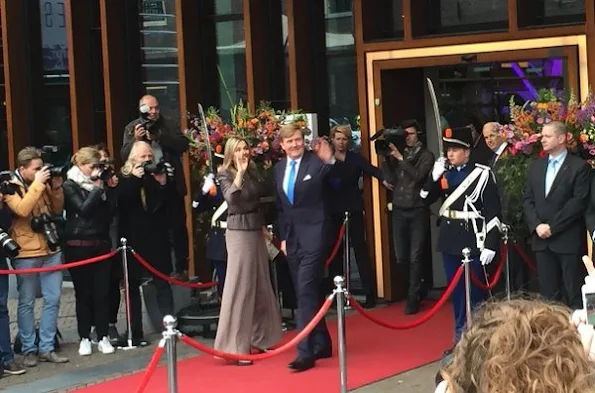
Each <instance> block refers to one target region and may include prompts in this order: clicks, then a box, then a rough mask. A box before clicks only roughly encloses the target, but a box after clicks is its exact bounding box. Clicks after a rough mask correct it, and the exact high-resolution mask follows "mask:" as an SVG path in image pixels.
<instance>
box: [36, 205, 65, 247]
mask: <svg viewBox="0 0 595 393" xmlns="http://www.w3.org/2000/svg"><path fill="white" fill-rule="evenodd" d="M55 221H57V219H54V218H52V217H50V216H49V215H48V214H40V215H39V216H34V217H33V218H32V219H31V229H33V231H34V232H37V233H43V234H44V235H45V239H46V240H47V242H48V247H49V248H50V250H52V251H56V250H57V249H58V247H59V246H60V236H59V235H58V228H57V227H56V224H55Z"/></svg>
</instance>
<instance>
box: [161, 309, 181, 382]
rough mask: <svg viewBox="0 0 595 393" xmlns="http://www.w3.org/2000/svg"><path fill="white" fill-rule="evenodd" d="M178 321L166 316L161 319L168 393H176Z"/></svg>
mask: <svg viewBox="0 0 595 393" xmlns="http://www.w3.org/2000/svg"><path fill="white" fill-rule="evenodd" d="M176 326H178V320H177V319H176V318H175V317H173V316H171V315H166V316H165V317H163V327H164V328H165V331H164V332H163V338H164V339H165V349H166V351H167V384H168V386H169V393H178V369H177V353H176V343H177V341H178V335H179V332H178V331H177V330H176Z"/></svg>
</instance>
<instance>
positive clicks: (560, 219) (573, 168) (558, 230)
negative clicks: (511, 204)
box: [523, 152, 590, 254]
mask: <svg viewBox="0 0 595 393" xmlns="http://www.w3.org/2000/svg"><path fill="white" fill-rule="evenodd" d="M548 160H549V157H547V156H546V157H543V158H540V159H538V160H536V161H535V162H533V163H532V164H531V166H530V167H529V171H528V172H527V180H526V182H525V189H524V192H523V212H524V214H525V221H526V222H527V226H528V227H529V231H530V232H531V234H532V240H533V241H532V247H533V250H534V251H543V250H545V249H547V248H549V249H550V250H552V251H554V252H557V253H561V254H576V253H581V252H582V250H583V247H584V243H585V223H584V218H583V216H584V214H585V208H586V206H587V197H588V195H589V185H590V171H589V167H588V166H587V163H586V162H585V161H584V160H582V159H581V158H579V157H576V156H574V155H572V154H571V153H570V152H568V154H567V156H566V159H565V160H564V163H563V164H562V166H561V167H560V169H559V171H558V174H557V175H556V178H555V179H554V182H553V184H552V187H551V189H550V192H549V194H548V196H547V197H546V196H545V174H546V170H547V166H548ZM542 223H543V224H549V226H550V228H551V231H552V236H551V237H550V238H549V239H542V238H540V237H539V236H537V233H536V232H535V229H536V228H537V226H538V225H539V224H542Z"/></svg>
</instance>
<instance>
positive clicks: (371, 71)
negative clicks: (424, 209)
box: [366, 35, 589, 300]
mask: <svg viewBox="0 0 595 393" xmlns="http://www.w3.org/2000/svg"><path fill="white" fill-rule="evenodd" d="M510 48H515V50H514V51H511V50H510ZM552 49H556V50H557V51H560V49H561V54H560V55H557V56H560V57H568V60H569V62H570V63H571V64H570V65H569V73H568V79H569V80H568V85H569V86H573V85H574V87H575V91H577V92H578V94H577V96H578V97H580V98H581V99H584V98H585V97H586V95H587V94H588V90H589V81H588V68H587V40H586V35H576V36H566V37H550V38H539V39H527V40H517V41H501V42H492V43H482V44H466V45H452V46H439V47H433V48H417V49H401V50H389V51H379V52H369V53H366V87H367V105H368V111H367V113H368V130H370V132H372V131H373V130H377V129H379V128H381V127H382V124H383V117H382V86H381V72H382V71H383V70H389V69H399V68H419V67H431V66H440V65H453V64H461V55H466V54H470V53H472V54H477V62H478V63H479V62H489V61H515V60H529V59H531V58H540V57H541V58H544V57H545V58H547V57H551V55H548V54H547V52H548V51H549V50H552ZM544 54H545V56H544ZM573 63H574V64H576V66H573ZM424 88H425V85H424ZM429 132H430V131H429ZM433 132H436V131H435V130H433ZM368 150H369V151H368V153H369V157H370V162H371V163H372V164H373V165H376V166H378V165H379V164H380V160H379V157H378V155H377V154H376V151H375V150H374V146H373V144H370V145H369V146H368ZM385 207H386V195H385V193H383V192H382V191H381V187H380V183H379V182H378V181H377V180H373V182H372V218H373V225H374V254H375V262H376V278H377V282H378V296H379V297H384V298H387V299H389V300H391V299H392V298H393V297H394V296H393V293H394V291H393V290H392V288H391V274H390V273H391V270H390V269H391V264H390V252H391V250H392V248H391V244H392V240H391V239H390V238H389V234H388V215H387V214H386V208H385ZM383 213H384V214H383ZM383 245H385V246H384V247H383Z"/></svg>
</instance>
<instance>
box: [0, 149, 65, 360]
mask: <svg viewBox="0 0 595 393" xmlns="http://www.w3.org/2000/svg"><path fill="white" fill-rule="evenodd" d="M16 167H17V170H16V171H15V173H14V178H13V179H12V180H11V181H10V184H11V185H13V186H14V187H15V193H14V194H12V195H4V200H5V202H6V204H7V205H8V207H9V208H10V210H11V211H12V213H13V222H12V227H11V228H10V233H9V234H10V236H11V237H12V238H13V239H14V240H15V241H16V242H17V244H18V245H19V246H20V247H21V250H20V252H19V254H18V256H17V257H16V258H13V259H12V266H13V268H14V269H15V270H19V269H30V268H39V267H50V266H56V265H60V264H61V263H62V251H61V250H60V246H59V242H60V239H59V238H58V234H57V231H56V225H55V224H54V222H53V221H54V217H56V216H58V215H61V214H62V211H63V208H64V192H63V190H62V182H63V179H62V177H60V176H52V174H51V172H50V169H49V168H48V167H47V166H44V163H43V160H42V158H41V151H40V150H38V149H36V148H34V147H26V148H24V149H23V150H21V151H20V152H19V153H18V154H17V160H16ZM57 172H59V171H57ZM54 173H56V172H54ZM56 174H57V173H56ZM38 283H40V284H41V294H42V297H43V307H42V310H41V320H40V323H39V344H37V343H36V342H35V336H36V335H35V315H34V310H33V308H34V305H35V296H36V294H37V288H38ZM17 285H18V291H19V304H18V327H19V338H20V340H21V342H22V353H23V354H24V355H25V357H24V359H23V365H25V366H27V367H34V366H36V365H37V362H38V360H39V361H42V362H52V363H65V362H68V358H66V357H64V356H61V355H58V354H57V353H56V352H55V347H54V342H55V341H54V339H55V337H56V327H57V322H58V311H59V308H60V296H61V289H62V272H61V271H54V272H48V273H41V274H27V275H22V274H19V275H17ZM38 354H39V357H38Z"/></svg>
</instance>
